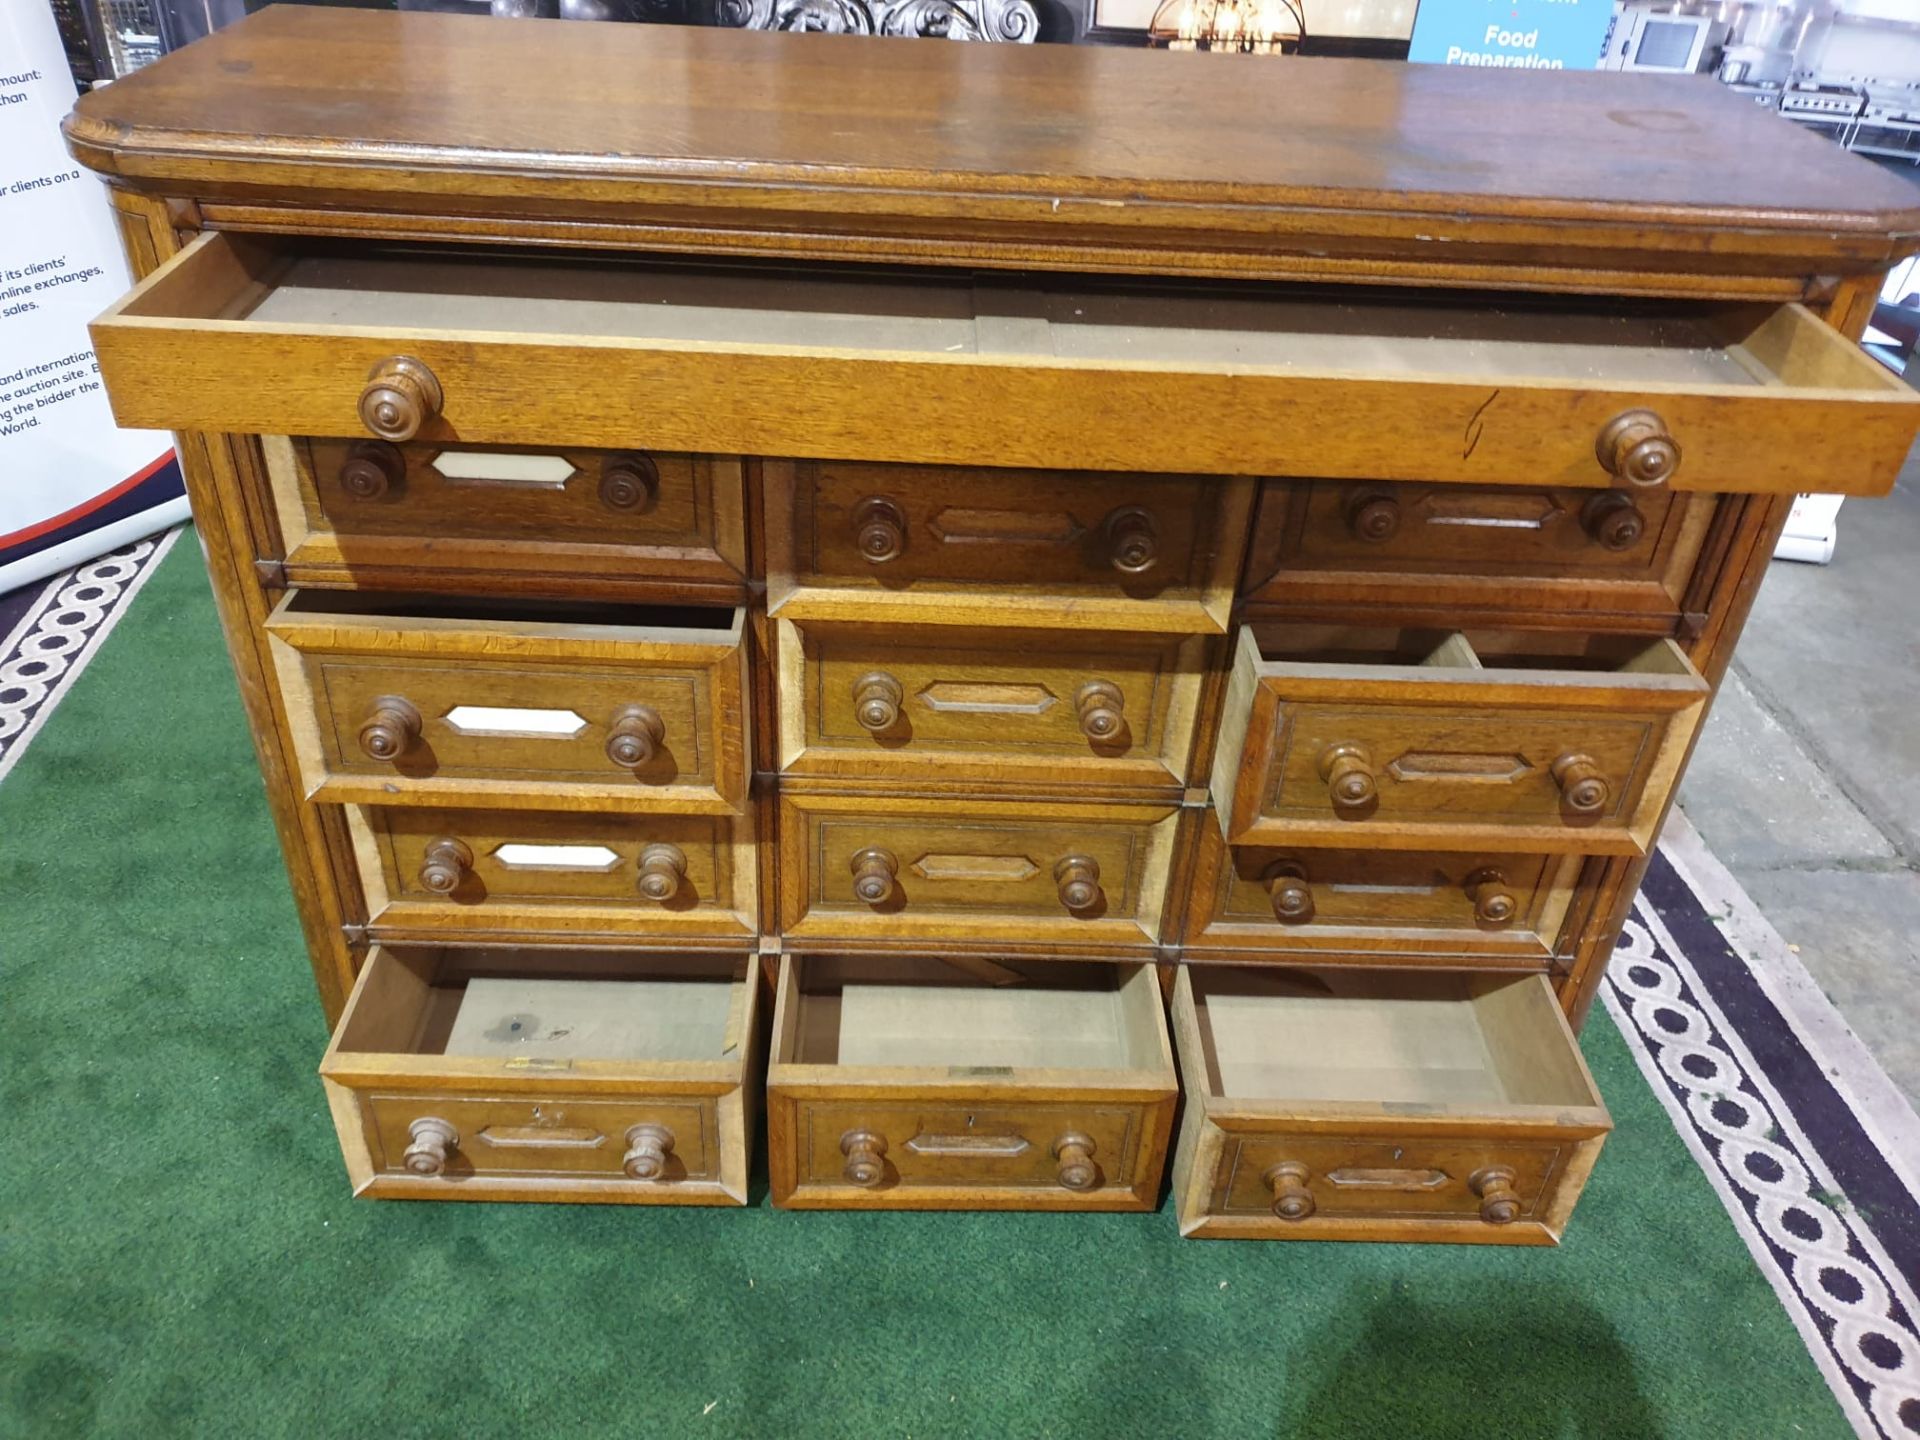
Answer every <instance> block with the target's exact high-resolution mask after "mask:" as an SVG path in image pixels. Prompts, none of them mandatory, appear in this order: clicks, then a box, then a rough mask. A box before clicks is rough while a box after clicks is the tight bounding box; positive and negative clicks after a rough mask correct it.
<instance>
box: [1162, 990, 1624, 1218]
mask: <svg viewBox="0 0 1920 1440" xmlns="http://www.w3.org/2000/svg"><path fill="white" fill-rule="evenodd" d="M1173 1025H1174V1039H1175V1044H1176V1046H1177V1048H1178V1050H1179V1054H1180V1074H1181V1079H1182V1082H1183V1084H1184V1085H1185V1088H1186V1097H1187V1103H1186V1117H1185V1119H1184V1121H1183V1122H1182V1124H1181V1129H1180V1141H1179V1148H1178V1150H1177V1152H1176V1154H1175V1158H1174V1177H1173V1189H1174V1197H1175V1205H1176V1207H1177V1209H1178V1212H1179V1217H1180V1232H1181V1234H1183V1235H1193V1236H1200V1237H1203V1238H1225V1239H1276V1240H1282V1239H1301V1240H1421V1241H1433V1240H1457V1241H1467V1242H1480V1243H1487V1242H1496V1243H1508V1244H1522V1245H1546V1244H1553V1243H1555V1242H1556V1241H1558V1240H1559V1238H1560V1234H1561V1231H1562V1230H1563V1229H1564V1228H1565V1225H1566V1222H1567V1216H1568V1215H1569V1214H1570V1213H1571V1212H1572V1210H1573V1206H1574V1202H1575V1201H1576V1200H1578V1199H1579V1196H1580V1190H1581V1187H1582V1186H1583V1185H1585V1183H1586V1179H1587V1175H1588V1172H1589V1171H1591V1170H1592V1168H1593V1163H1594V1161H1595V1159H1596V1158H1597V1157H1598V1156H1599V1153H1600V1146H1601V1144H1602V1142H1603V1141H1604V1140H1605V1138H1606V1135H1607V1132H1608V1131H1609V1130H1610V1129H1611V1128H1612V1121H1611V1120H1610V1119H1609V1118H1608V1116H1607V1111H1606V1107H1605V1106H1604V1105H1602V1104H1601V1101H1600V1095H1599V1092H1598V1091H1596V1090H1595V1089H1594V1085H1593V1077H1592V1076H1591V1075H1589V1074H1588V1073H1587V1067H1586V1062H1585V1061H1583V1060H1582V1059H1581V1058H1580V1050H1579V1047H1578V1045H1577V1044H1576V1043H1575V1041H1574V1038H1573V1034H1572V1032H1571V1031H1570V1030H1569V1029H1568V1028H1567V1022H1566V1019H1565V1017H1564V1016H1563V1015H1562V1014H1561V1013H1560V1007H1559V1005H1558V1003H1557V1002H1556V1001H1555V1000H1554V996H1553V990H1552V988H1551V987H1550V986H1549V985H1548V983H1547V981H1546V978H1545V977H1544V976H1540V975H1523V976H1512V977H1506V976H1493V975H1429V974H1421V975H1406V974H1398V975H1396V974H1384V973H1377V972H1354V971H1338V972H1324V973H1310V972H1304V971H1295V970H1287V971H1254V970H1248V969H1245V968H1238V967H1236V968H1233V969H1228V970H1223V969H1218V968H1214V967H1209V966H1182V967H1181V968H1180V971H1179V973H1178V975H1177V976H1176V978H1175V982H1174V996H1173Z"/></svg>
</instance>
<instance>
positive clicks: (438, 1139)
mask: <svg viewBox="0 0 1920 1440" xmlns="http://www.w3.org/2000/svg"><path fill="white" fill-rule="evenodd" d="M407 1134H408V1136H409V1137H410V1138H411V1139H412V1140H413V1143H412V1144H411V1145H409V1146H407V1153H406V1154H405V1155H404V1156H402V1157H401V1158H402V1160H403V1161H404V1162H405V1164H406V1167H407V1172H408V1173H409V1174H412V1175H438V1174H439V1173H440V1172H441V1171H442V1170H445V1169H446V1168H447V1151H449V1150H451V1149H453V1148H454V1147H455V1146H456V1145H458V1144H459V1143H460V1132H459V1131H458V1130H456V1129H454V1128H453V1126H451V1125H449V1124H448V1123H447V1122H446V1121H444V1120H440V1119H436V1118H435V1117H434V1116H432V1115H422V1116H421V1117H420V1118H419V1119H418V1120H416V1121H414V1122H413V1124H411V1125H409V1126H408V1127H407Z"/></svg>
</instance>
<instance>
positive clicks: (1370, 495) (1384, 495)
mask: <svg viewBox="0 0 1920 1440" xmlns="http://www.w3.org/2000/svg"><path fill="white" fill-rule="evenodd" d="M1347 529H1349V530H1351V531H1352V532H1353V534H1354V537H1355V538H1356V539H1360V540H1366V541H1368V542H1370V543H1372V544H1375V545H1383V544H1385V543H1386V542H1387V541H1389V540H1391V539H1392V538H1393V537H1394V536H1395V535H1397V534H1398V533H1399V532H1400V497H1399V496H1398V495H1396V494H1394V493H1393V491H1391V490H1362V491H1360V492H1358V493H1357V494H1356V495H1355V496H1354V497H1353V498H1352V499H1351V500H1349V501H1348V502H1347Z"/></svg>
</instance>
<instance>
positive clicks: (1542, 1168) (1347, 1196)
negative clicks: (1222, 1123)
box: [1210, 1133, 1579, 1229]
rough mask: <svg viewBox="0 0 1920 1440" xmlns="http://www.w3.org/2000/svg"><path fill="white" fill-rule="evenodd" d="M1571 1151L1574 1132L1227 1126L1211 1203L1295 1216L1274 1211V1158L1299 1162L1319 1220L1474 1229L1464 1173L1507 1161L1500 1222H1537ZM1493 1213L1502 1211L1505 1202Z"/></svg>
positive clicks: (1471, 1194)
mask: <svg viewBox="0 0 1920 1440" xmlns="http://www.w3.org/2000/svg"><path fill="white" fill-rule="evenodd" d="M1578 1153H1579V1146H1578V1142H1576V1141H1571V1140H1569V1141H1564V1142H1559V1143H1556V1142H1553V1141H1532V1142H1529V1141H1523V1140H1501V1139H1497V1138H1492V1137H1489V1138H1486V1139H1479V1140H1474V1139H1434V1138H1426V1137H1422V1136H1420V1135H1419V1134H1417V1133H1415V1134H1412V1135H1402V1136H1385V1135H1379V1134H1363V1135H1346V1136H1342V1135H1319V1134H1305V1135H1235V1134H1229V1135H1228V1136H1227V1139H1226V1143H1225V1145H1224V1147H1223V1149H1222V1153H1221V1156H1220V1166H1219V1169H1218V1171H1217V1173H1216V1174H1215V1176H1214V1188H1213V1193H1212V1196H1211V1199H1210V1209H1211V1213H1213V1214H1215V1215H1220V1216H1230V1217H1234V1218H1239V1217H1246V1218H1247V1219H1249V1220H1251V1221H1253V1222H1254V1223H1256V1224H1259V1225H1262V1226H1265V1225H1269V1224H1280V1225H1288V1224H1297V1223H1300V1222H1298V1221H1289V1220H1286V1219H1284V1218H1283V1217H1281V1216H1279V1215H1276V1214H1275V1212H1274V1208H1273V1207H1274V1187H1273V1185H1272V1183H1271V1182H1270V1181H1269V1180H1268V1178H1267V1177H1268V1176H1270V1175H1272V1174H1273V1173H1274V1171H1275V1169H1276V1167H1280V1166H1298V1167H1299V1168H1300V1170H1301V1172H1302V1177H1301V1179H1300V1183H1302V1184H1304V1185H1305V1186H1306V1188H1307V1192H1308V1194H1309V1195H1310V1196H1311V1197H1312V1200H1313V1209H1312V1211H1311V1214H1310V1216H1307V1217H1303V1218H1309V1219H1310V1218H1315V1217H1317V1218H1319V1219H1321V1220H1323V1221H1338V1220H1340V1219H1343V1218H1346V1219H1355V1220H1404V1221H1413V1222H1420V1221H1439V1222H1446V1223H1453V1224H1458V1225H1461V1226H1464V1227H1468V1228H1472V1229H1479V1228H1481V1227H1484V1226H1487V1225H1488V1222H1487V1221H1486V1220H1484V1219H1483V1218H1482V1216H1481V1213H1480V1212H1481V1204H1482V1199H1481V1196H1480V1195H1478V1194H1477V1193H1475V1191H1474V1189H1473V1186H1472V1184H1471V1180H1472V1177H1473V1176H1475V1175H1483V1174H1485V1173H1486V1172H1487V1171H1489V1170H1505V1171H1507V1172H1508V1173H1509V1176H1510V1178H1509V1179H1508V1180H1507V1182H1506V1183H1507V1185H1508V1187H1509V1188H1510V1189H1511V1190H1512V1192H1513V1195H1514V1198H1515V1205H1516V1209H1515V1213H1514V1217H1513V1219H1512V1220H1510V1221H1503V1222H1502V1223H1503V1224H1515V1223H1528V1222H1531V1223H1533V1224H1536V1225H1537V1224H1539V1223H1541V1222H1542V1220H1543V1219H1544V1218H1545V1217H1546V1216H1547V1214H1548V1212H1549V1210H1550V1208H1551V1204H1552V1200H1553V1187H1554V1186H1555V1185H1556V1184H1557V1183H1558V1182H1559V1180H1560V1179H1561V1177H1562V1175H1563V1174H1564V1173H1565V1171H1566V1168H1567V1166H1568V1164H1569V1163H1570V1162H1571V1161H1573V1160H1574V1159H1575V1157H1576V1155H1577V1154H1578ZM1500 1213H1503V1214H1504V1213H1506V1212H1504V1211H1502V1212H1500Z"/></svg>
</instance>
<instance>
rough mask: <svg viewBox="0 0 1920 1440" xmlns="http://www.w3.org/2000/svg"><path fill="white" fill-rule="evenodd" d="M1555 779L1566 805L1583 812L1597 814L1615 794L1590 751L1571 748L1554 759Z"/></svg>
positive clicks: (1583, 813) (1584, 813)
mask: <svg viewBox="0 0 1920 1440" xmlns="http://www.w3.org/2000/svg"><path fill="white" fill-rule="evenodd" d="M1553 779H1554V783H1555V784H1557V785H1558V786H1559V787H1560V797H1561V799H1563V800H1565V801H1566V804H1567V808H1568V809H1569V810H1572V811H1574V812H1576V813H1577V814H1581V815H1597V814H1599V813H1600V812H1601V811H1602V810H1604V809H1606V808H1607V802H1608V801H1609V800H1610V799H1612V798H1613V787H1612V786H1611V785H1609V784H1608V783H1607V777H1606V775H1605V774H1603V773H1602V772H1601V769H1600V767H1599V766H1598V765H1596V764H1594V763H1593V757H1592V756H1591V755H1580V754H1576V753H1573V752H1571V751H1569V752H1568V753H1567V754H1565V755H1562V756H1561V757H1560V758H1559V759H1558V760H1555V761H1554V762H1553Z"/></svg>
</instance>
